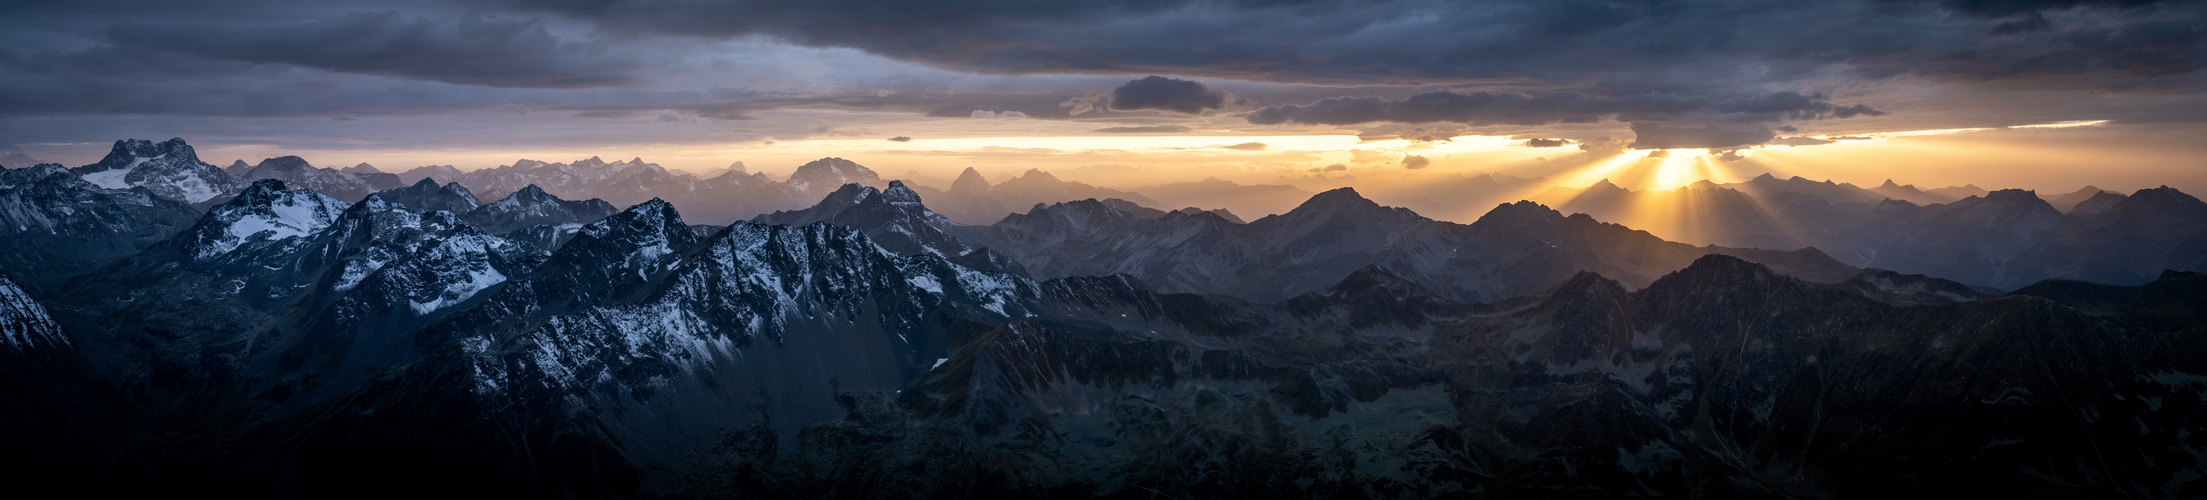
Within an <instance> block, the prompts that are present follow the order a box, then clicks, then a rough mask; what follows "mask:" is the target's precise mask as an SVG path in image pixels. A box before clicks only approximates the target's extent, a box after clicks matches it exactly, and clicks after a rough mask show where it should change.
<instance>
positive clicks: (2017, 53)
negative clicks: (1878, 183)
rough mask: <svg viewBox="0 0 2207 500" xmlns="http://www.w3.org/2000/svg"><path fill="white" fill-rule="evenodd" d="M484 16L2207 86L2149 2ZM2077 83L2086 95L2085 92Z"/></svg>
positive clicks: (658, 7)
mask: <svg viewBox="0 0 2207 500" xmlns="http://www.w3.org/2000/svg"><path fill="white" fill-rule="evenodd" d="M484 5H492V6H497V7H501V8H517V9H522V10H527V11H533V12H553V13H558V14H560V15H563V16H567V17H569V18H572V19H577V20H584V21H587V22H592V23H596V24H597V25H598V26H600V27H602V28H604V29H607V30H612V31H618V32H626V33H632V34H650V35H664V34H677V35H695V36H706V37H736V36H745V35H767V36H771V37H775V38H778V39H782V40H787V41H791V42H794V43H798V44H804V45H812V46H835V47H851V48H857V49H861V50H865V51H868V52H871V53H875V54H881V55H884V56H888V57H892V58H897V59H902V60H909V61H919V62H925V63H928V64H934V65H938V66H942V67H948V68H957V69H962V70H968V71H977V72H989V73H1106V74H1129V73H1131V74H1142V73H1165V74H1179V75H1189V76H1208V77H1226V78H1236V79H1246V80H1263V81H1281V82H1303V83H1328V84H1333V83H1350V84H1372V83H1390V84H1432V83H1461V82H1480V81H1495V80H1499V79H1531V80H1537V81H1547V82H1557V81H1571V80H1576V81H1581V82H1596V83H1598V84H1599V85H1601V86H1604V87H1605V88H1608V87H1619V88H1637V89H1639V90H1664V89H1669V88H1671V87H1673V86H1677V85H1697V86H1742V87H1753V86H1758V85H1761V84H1767V83H1770V82H1773V81H1785V80H1793V79H1805V78H1811V77H1815V76H1817V75H1828V74H1830V72H1828V71H1826V70H1828V69H1832V68H1838V69H1842V70H1844V71H1845V72H1849V73H1854V74H1858V75H1861V76H1864V77H1870V78H1883V77H1886V76H1891V75H1904V74H1912V75H1926V76H1934V77H1941V76H1945V77H1956V78H1960V79H1964V80H1970V79H1984V78H1987V77H1988V76H1989V75H2008V76H2006V78H2025V79H2028V78H2051V77H2056V76H2074V73H2073V72H2074V71H2075V70H2076V68H2083V70H2084V71H2087V72H2093V73H2100V72H2106V73H2109V75H2106V76H2105V78H2106V79H2112V80H2123V79H2127V78H2135V77H2140V76H2143V77H2155V76H2157V75H2168V74H2175V73H2180V72H2185V71H2190V70H2191V69H2193V68H2196V65H2195V64H2193V63H2192V62H2191V61H2190V59H2193V57H2192V56H2190V55H2188V54H2184V52H2185V49H2198V48H2199V47H2198V36H2197V35H2193V36H2180V35H2182V34H2183V33H2181V32H2180V31H2178V30H2174V29H2172V27H2171V26H2157V25H2160V24H2174V25H2182V26H2193V27H2197V26H2199V25H2200V22H2201V20H2202V18H2203V16H2202V10H2201V9H2200V6H2199V5H2198V4H2197V3H2196V2H2151V1H2144V0H2025V1H2020V2H2005V1H1995V0H1954V1H1943V2H1922V1H1900V2H1893V1H1858V2H1787V3H1759V2H1758V3H1751V4H1750V3H1740V2H1730V1H1717V0H1688V1H1669V2H1600V1H1544V0H1540V1H1536V0H1493V1H1485V2H1476V3H1462V2H1451V1H1444V0H1301V1H1298V0H1280V1H1270V0H1262V1H1260V0H1250V1H1214V2H1178V1H1163V0H1157V1H1130V2H1113V1H1075V2H1028V1H1021V0H951V1H944V2H904V1H895V0H860V1H857V2H804V3H792V2H778V1H765V0H758V1H729V2H709V3H708V2H665V1H657V0H486V3H484ZM2141 12H2149V13H2150V14H2151V15H2142V14H2139V13H2141ZM2030 15H2044V16H2052V17H2053V18H2054V19H2053V21H2051V22H2050V23H2047V26H2044V27H2042V28H2043V29H2035V28H2034V29H2032V30H2024V29H2009V30H2005V31H2006V32H2008V33H2007V34H1996V33H1992V32H1993V31H2001V30H1997V29H1995V25H1997V24H1999V23H2003V22H2007V23H2013V22H2015V21H2017V20H2018V19H2024V18H2025V16H2030ZM1835 27H1844V28H1840V29H1834V28H1835ZM2110 36H2112V37H2114V38H2116V39H2125V38H2127V40H2114V39H2107V38H2108V37H2110ZM1191 49H1192V50H1191ZM2140 50H2148V51H2152V52H2153V53H2154V54H2151V55H2149V54H2143V53H2140V52H2139V51H2140ZM2172 51H2173V52H2172ZM2190 52H2193V53H2197V52H2200V51H2198V50H2190ZM2172 54H2174V55H2172ZM2041 57H2043V58H2048V59H2051V60H2054V62H2056V63H2058V64H2057V65H2056V66H2057V67H2058V68H2059V69H2058V71H2044V72H2019V68H2016V67H2014V66H2015V64H2014V63H2015V62H2016V61H2024V60H2030V59H2033V58H2041ZM2060 71H2070V72H2071V73H2061V72H2060ZM2064 80H2065V81H2068V82H2069V83H2064V85H2076V83H2074V80H2075V79H2074V78H2068V79H2064ZM2087 85H2100V86H2105V85H2116V86H2120V85H2121V82H2119V81H2105V82H2098V83H2096V84H2095V83H2090V82H2088V83H2087ZM1605 93H1606V92H1605ZM1611 94H1613V95H1614V93H1611Z"/></svg>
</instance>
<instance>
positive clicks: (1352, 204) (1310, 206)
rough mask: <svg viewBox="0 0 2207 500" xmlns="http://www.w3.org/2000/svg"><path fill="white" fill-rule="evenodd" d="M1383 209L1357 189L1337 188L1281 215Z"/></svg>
mask: <svg viewBox="0 0 2207 500" xmlns="http://www.w3.org/2000/svg"><path fill="white" fill-rule="evenodd" d="M1382 208H1384V207H1382V206H1380V204H1379V203H1378V202H1374V201H1372V200H1371V199H1368V198H1365V197H1364V195H1363V194H1360V193H1357V192H1356V188H1353V187H1343V188H1335V189H1332V190H1328V191H1326V192H1322V193H1318V194H1317V195H1313V196H1311V197H1310V199H1309V200H1306V201H1304V202H1303V204H1302V205H1300V206H1297V207H1295V209H1294V210H1290V211H1288V213H1286V214H1281V216H1287V215H1293V214H1298V213H1303V214H1309V213H1318V212H1348V211H1364V210H1378V209H1382ZM1268 218H1269V217H1268Z"/></svg>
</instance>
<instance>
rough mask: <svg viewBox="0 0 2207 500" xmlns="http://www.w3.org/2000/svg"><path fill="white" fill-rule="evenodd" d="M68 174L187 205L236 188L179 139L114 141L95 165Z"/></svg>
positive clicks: (114, 187) (227, 177) (234, 183)
mask: <svg viewBox="0 0 2207 500" xmlns="http://www.w3.org/2000/svg"><path fill="white" fill-rule="evenodd" d="M71 171H73V172H76V174H77V175H79V176H83V177H84V180H85V181H86V182H90V183H92V184H94V185H97V186H100V187H103V188H107V189H130V188H132V187H144V188H146V189H147V190H150V191H153V194H154V195H156V196H160V197H163V198H168V199H172V200H182V201H185V202H188V203H200V202H204V201H207V200H211V199H214V198H215V197H216V196H220V195H222V193H224V192H228V191H230V190H231V189H232V188H233V187H234V186H235V185H236V181H235V180H233V179H231V177H230V174H228V173H225V172H223V171H222V169H220V168H216V167H215V166H214V165H209V164H207V163H206V162H202V161H199V155H198V153H196V152H194V151H193V150H192V147H191V145H189V144H185V143H184V140H183V139H169V140H167V141H163V142H160V143H155V142H153V141H147V140H141V139H125V140H120V141H115V146H114V148H113V149H110V150H109V151H108V153H107V157H105V158H101V159H100V162H99V163H94V164H91V165H85V166H82V167H77V168H75V169H71Z"/></svg>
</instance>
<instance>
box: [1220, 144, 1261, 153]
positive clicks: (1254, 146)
mask: <svg viewBox="0 0 2207 500" xmlns="http://www.w3.org/2000/svg"><path fill="white" fill-rule="evenodd" d="M1219 148H1222V149H1237V150H1242V151H1264V148H1265V145H1264V143H1262V142H1244V143H1241V144H1235V145H1231V146H1219Z"/></svg>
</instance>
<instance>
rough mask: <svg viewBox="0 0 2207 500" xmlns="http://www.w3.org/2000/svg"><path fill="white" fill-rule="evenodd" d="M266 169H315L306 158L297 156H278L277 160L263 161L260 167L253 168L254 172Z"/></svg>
mask: <svg viewBox="0 0 2207 500" xmlns="http://www.w3.org/2000/svg"><path fill="white" fill-rule="evenodd" d="M264 168H265V169H270V170H275V171H283V170H306V169H309V168H314V165H311V164H308V163H307V159H306V158H300V157H297V156H278V157H275V158H268V159H264V160H261V163H260V164H259V165H254V166H253V169H254V170H259V169H264Z"/></svg>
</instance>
